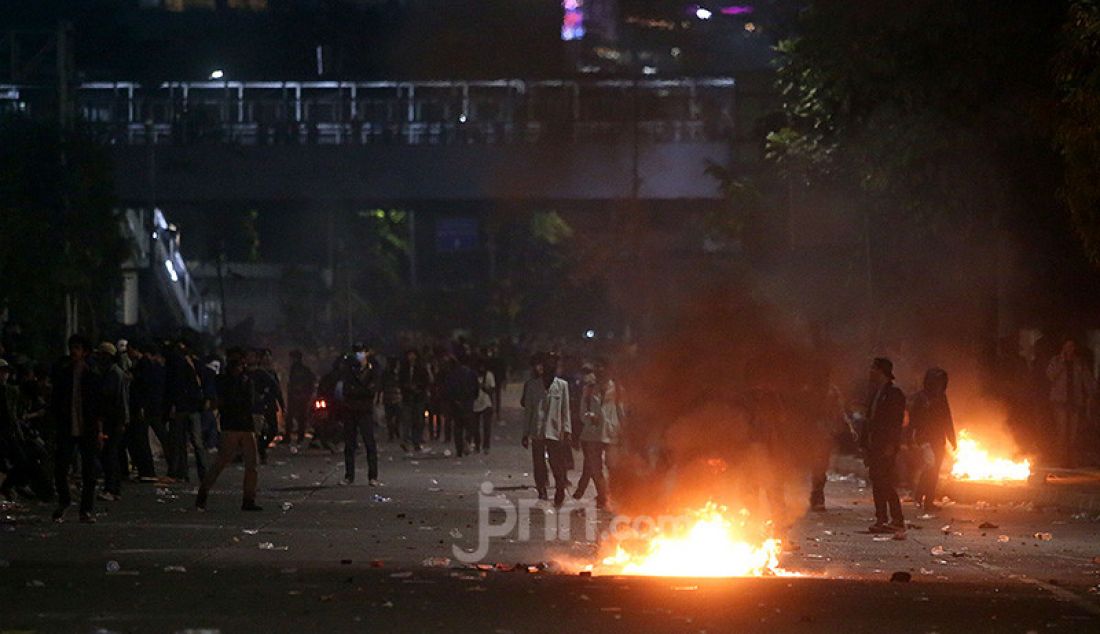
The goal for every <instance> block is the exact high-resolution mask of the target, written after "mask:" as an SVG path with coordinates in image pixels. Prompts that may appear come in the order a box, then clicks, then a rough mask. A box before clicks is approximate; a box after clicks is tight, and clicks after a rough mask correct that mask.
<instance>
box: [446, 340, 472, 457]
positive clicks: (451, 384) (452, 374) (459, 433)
mask: <svg viewBox="0 0 1100 634" xmlns="http://www.w3.org/2000/svg"><path fill="white" fill-rule="evenodd" d="M450 365H451V369H450V371H449V372H447V379H446V381H447V382H446V383H445V384H444V385H443V393H444V395H445V396H446V398H447V404H448V406H449V407H450V408H451V416H452V418H454V426H455V429H454V436H455V457H457V458H461V457H462V456H463V455H465V454H466V449H467V447H468V443H469V440H470V438H471V437H472V434H473V425H474V401H475V400H477V392H478V390H479V389H480V387H479V386H478V382H477V373H476V372H474V370H473V369H472V368H471V367H470V365H469V359H468V357H466V356H465V355H463V356H462V357H461V358H460V359H452V360H451V362H450Z"/></svg>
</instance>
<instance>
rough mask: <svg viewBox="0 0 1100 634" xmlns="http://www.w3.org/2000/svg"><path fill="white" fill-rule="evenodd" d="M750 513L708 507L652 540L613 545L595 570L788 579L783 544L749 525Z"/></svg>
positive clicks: (661, 528) (659, 530) (658, 529)
mask: <svg viewBox="0 0 1100 634" xmlns="http://www.w3.org/2000/svg"><path fill="white" fill-rule="evenodd" d="M750 520H751V517H750V514H749V513H748V511H746V510H744V509H742V510H741V511H740V512H738V513H731V512H730V511H729V509H728V508H727V507H725V506H722V505H719V504H715V503H714V502H708V503H707V504H706V505H705V506H704V507H703V508H701V509H698V510H695V511H692V512H690V513H688V514H687V515H686V516H685V518H683V520H682V521H680V522H676V523H671V522H666V523H664V524H665V525H658V526H653V527H652V531H651V534H650V535H648V536H645V535H639V536H633V537H627V538H625V539H621V540H618V541H616V542H615V544H614V552H612V554H610V555H608V556H606V557H604V558H603V559H602V560H601V562H600V564H599V565H598V566H596V567H595V572H596V573H597V574H601V575H642V576H659V577H753V576H755V577H759V576H765V575H781V574H786V573H785V571H784V570H782V569H781V568H780V567H779V553H780V552H781V545H782V544H781V542H780V540H778V539H773V538H765V537H764V536H763V535H762V533H763V531H760V530H753V528H752V527H751V526H750Z"/></svg>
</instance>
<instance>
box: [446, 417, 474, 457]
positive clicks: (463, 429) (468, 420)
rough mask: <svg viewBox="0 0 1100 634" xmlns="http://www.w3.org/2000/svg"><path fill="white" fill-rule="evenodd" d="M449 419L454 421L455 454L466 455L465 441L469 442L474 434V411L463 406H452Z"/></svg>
mask: <svg viewBox="0 0 1100 634" xmlns="http://www.w3.org/2000/svg"><path fill="white" fill-rule="evenodd" d="M451 420H452V421H454V422H453V424H454V439H455V455H456V456H459V457H461V456H464V455H466V447H467V443H469V442H471V441H472V440H473V439H474V437H475V435H476V432H475V427H476V425H475V421H474V411H473V410H472V409H467V408H465V407H459V406H456V407H454V408H453V411H452V415H451Z"/></svg>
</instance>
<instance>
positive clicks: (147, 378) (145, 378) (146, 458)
mask: <svg viewBox="0 0 1100 634" xmlns="http://www.w3.org/2000/svg"><path fill="white" fill-rule="evenodd" d="M148 352H149V347H148V345H146V344H145V343H144V342H130V345H129V346H128V348H127V350H126V354H127V356H129V358H130V377H131V381H130V425H129V426H128V427H127V428H126V438H125V440H124V441H123V445H124V447H125V449H126V451H125V453H126V454H128V455H129V459H128V460H127V459H125V457H124V458H123V459H122V460H121V463H122V464H123V465H124V472H126V473H128V472H129V468H130V466H131V465H132V466H134V467H136V468H137V472H138V477H139V478H141V480H142V481H143V482H152V481H154V480H156V476H157V474H156V470H155V468H154V466H153V451H152V449H151V448H150V447H149V420H150V418H157V417H160V416H161V412H160V411H159V410H156V411H154V410H152V408H151V407H150V405H151V404H152V403H151V402H150V396H151V392H152V390H153V387H154V386H153V383H152V380H151V379H152V376H151V368H150V366H151V365H152V364H153V360H152V359H151V358H150V355H149V354H148ZM163 391H164V386H163V382H162V383H161V385H160V392H161V393H160V394H157V397H156V400H155V403H157V404H159V403H160V402H161V399H162V396H163V395H162V393H163Z"/></svg>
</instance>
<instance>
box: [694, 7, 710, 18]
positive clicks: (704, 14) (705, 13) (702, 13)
mask: <svg viewBox="0 0 1100 634" xmlns="http://www.w3.org/2000/svg"><path fill="white" fill-rule="evenodd" d="M712 15H714V14H713V13H711V12H710V9H707V8H706V7H699V8H698V9H696V10H695V17H697V18H699V19H700V20H709V19H710V18H711V16H712Z"/></svg>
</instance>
